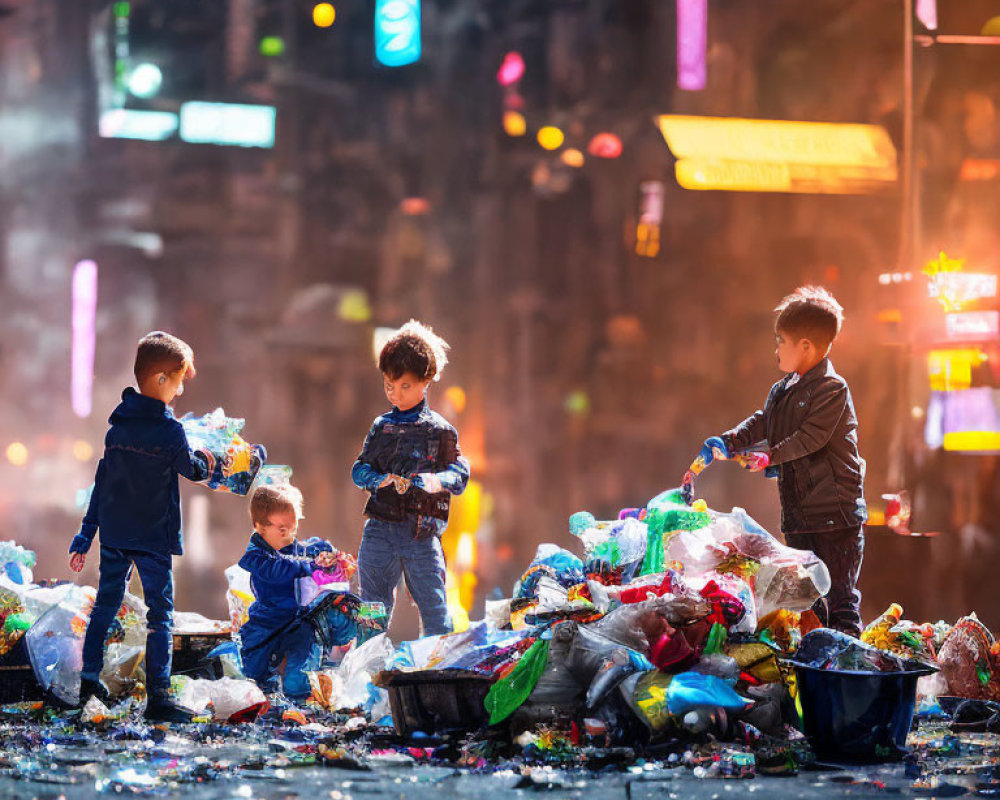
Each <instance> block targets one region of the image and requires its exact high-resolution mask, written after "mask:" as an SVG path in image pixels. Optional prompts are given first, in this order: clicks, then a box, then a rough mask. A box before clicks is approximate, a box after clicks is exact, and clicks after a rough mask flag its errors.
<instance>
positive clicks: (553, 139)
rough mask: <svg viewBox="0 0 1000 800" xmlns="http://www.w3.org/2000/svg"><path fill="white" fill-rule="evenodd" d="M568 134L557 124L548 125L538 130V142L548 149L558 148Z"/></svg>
mask: <svg viewBox="0 0 1000 800" xmlns="http://www.w3.org/2000/svg"><path fill="white" fill-rule="evenodd" d="M564 141H566V136H565V135H564V134H563V132H562V131H561V130H559V128H557V127H556V126H555V125H546V126H545V127H544V128H542V129H541V130H540V131H538V143H539V144H540V145H541V146H542V147H543V148H544V149H546V150H558V149H559V148H560V147H562V143H563V142H564Z"/></svg>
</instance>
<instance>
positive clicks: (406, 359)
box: [378, 319, 451, 381]
mask: <svg viewBox="0 0 1000 800" xmlns="http://www.w3.org/2000/svg"><path fill="white" fill-rule="evenodd" d="M449 349H451V348H450V346H449V344H448V343H447V342H446V341H445V340H444V339H442V338H441V337H440V336H438V335H437V334H436V333H434V331H433V330H431V329H430V328H429V327H427V326H426V325H424V324H422V323H420V322H417V321H416V320H415V319H411V320H410V321H409V322H407V323H406V324H405V325H404V326H403V327H402V328H400V329H399V330H398V331H396V332H395V333H394V334H393V335H392V338H391V339H389V341H388V342H386V343H385V346H384V347H383V348H382V352H381V353H379V357H378V368H379V370H380V371H381V372H382V373H383V374H384V375H388V376H389V377H390V378H392V379H393V380H398V379H399V378H401V377H402V376H403V375H405V374H406V373H408V372H411V373H413V374H414V375H416V376H417V378H418V379H419V380H422V381H429V380H435V381H436V380H440V379H441V372H442V371H443V370H444V368H445V366H446V365H447V363H448V350H449Z"/></svg>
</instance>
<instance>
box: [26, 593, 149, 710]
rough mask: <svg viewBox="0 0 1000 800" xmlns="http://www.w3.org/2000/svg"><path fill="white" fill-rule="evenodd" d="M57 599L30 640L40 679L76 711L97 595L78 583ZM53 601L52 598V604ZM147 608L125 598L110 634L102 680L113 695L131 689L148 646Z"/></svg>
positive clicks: (128, 596) (30, 633)
mask: <svg viewBox="0 0 1000 800" xmlns="http://www.w3.org/2000/svg"><path fill="white" fill-rule="evenodd" d="M55 589H57V590H58V595H57V596H58V599H57V601H56V603H55V604H54V605H52V606H51V607H50V608H49V609H48V610H47V611H45V612H44V613H43V614H41V615H40V616H39V617H38V619H37V621H36V622H35V624H34V625H32V626H31V628H30V630H29V631H28V632H27V634H25V643H26V644H27V648H28V656H29V658H30V660H31V666H32V669H33V670H34V673H35V678H36V679H37V680H38V683H39V684H40V685H41V686H42V688H43V689H46V690H47V691H50V692H52V694H54V695H55V696H56V697H57V698H58V699H59V700H61V701H63V702H64V703H68V704H70V705H76V703H77V702H78V701H79V697H80V672H81V671H82V669H83V637H84V635H85V633H86V630H87V622H88V620H89V618H90V611H91V609H92V608H93V605H94V599H95V597H96V596H97V591H96V590H95V589H94V588H93V587H92V586H78V585H76V584H73V583H67V584H62V585H61V586H58V587H55ZM47 599H48V598H47ZM145 619H146V607H145V605H144V604H143V603H142V601H141V600H139V598H138V597H135V596H134V595H132V594H129V593H128V592H126V594H125V598H124V600H123V601H122V607H121V609H120V610H119V612H118V616H117V617H116V620H115V623H114V624H113V625H112V629H111V631H110V632H109V636H108V644H107V645H106V646H105V651H104V669H103V671H102V672H101V679H102V680H103V681H104V683H105V685H107V686H108V688H109V690H112V691H115V690H120V689H122V688H127V686H129V685H130V681H129V679H130V677H131V675H132V673H133V671H134V670H135V668H136V666H137V665H138V663H139V660H140V658H141V657H142V654H143V652H144V649H145V641H146V625H145Z"/></svg>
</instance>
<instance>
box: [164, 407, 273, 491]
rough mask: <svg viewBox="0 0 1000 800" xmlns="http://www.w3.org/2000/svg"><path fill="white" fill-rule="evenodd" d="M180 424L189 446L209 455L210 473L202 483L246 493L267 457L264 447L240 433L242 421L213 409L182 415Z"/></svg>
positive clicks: (209, 486) (224, 489)
mask: <svg viewBox="0 0 1000 800" xmlns="http://www.w3.org/2000/svg"><path fill="white" fill-rule="evenodd" d="M180 423H181V425H183V426H184V433H185V434H186V435H187V440H188V445H189V446H190V447H191V449H192V450H198V451H201V452H203V453H206V454H208V456H209V462H210V463H209V469H210V473H209V476H208V478H206V479H205V480H204V481H202V483H203V484H204V485H205V486H207V487H208V488H209V489H214V490H216V491H220V492H231V493H233V494H239V495H245V494H247V492H249V491H250V486H251V484H253V481H254V478H256V477H257V473H258V472H259V471H260V468H261V467H262V466H263V464H264V462H265V461H266V460H267V450H265V449H264V446H263V445H260V444H250V443H249V442H247V441H246V440H245V439H243V437H242V436H240V432H241V431H242V430H243V426H244V425H245V424H246V422H245V420H242V419H235V418H232V417H227V416H226V414H225V412H224V411H223V410H222V409H221V408H217V409H215V411H213V412H211V413H210V414H205V415H203V416H200V417H195V416H193V415H192V414H185V415H184V416H183V417H181V419H180Z"/></svg>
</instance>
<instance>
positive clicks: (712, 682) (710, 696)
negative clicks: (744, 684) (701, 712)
mask: <svg viewBox="0 0 1000 800" xmlns="http://www.w3.org/2000/svg"><path fill="white" fill-rule="evenodd" d="M749 702H750V701H748V700H746V699H744V698H742V697H740V696H739V695H738V694H737V693H736V692H735V691H734V690H733V687H731V686H730V685H729V684H728V683H726V682H725V681H724V680H722V679H721V678H717V677H715V676H714V675H703V674H701V673H700V672H682V673H680V674H679V675H674V678H673V680H672V681H670V685H669V686H668V687H667V708H669V709H670V713H671V714H673V715H675V716H681V715H683V714H686V713H687V712H688V711H691V710H692V709H695V708H724V709H726V711H742V710H743V709H744V708H746V707H747V705H748V704H749Z"/></svg>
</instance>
